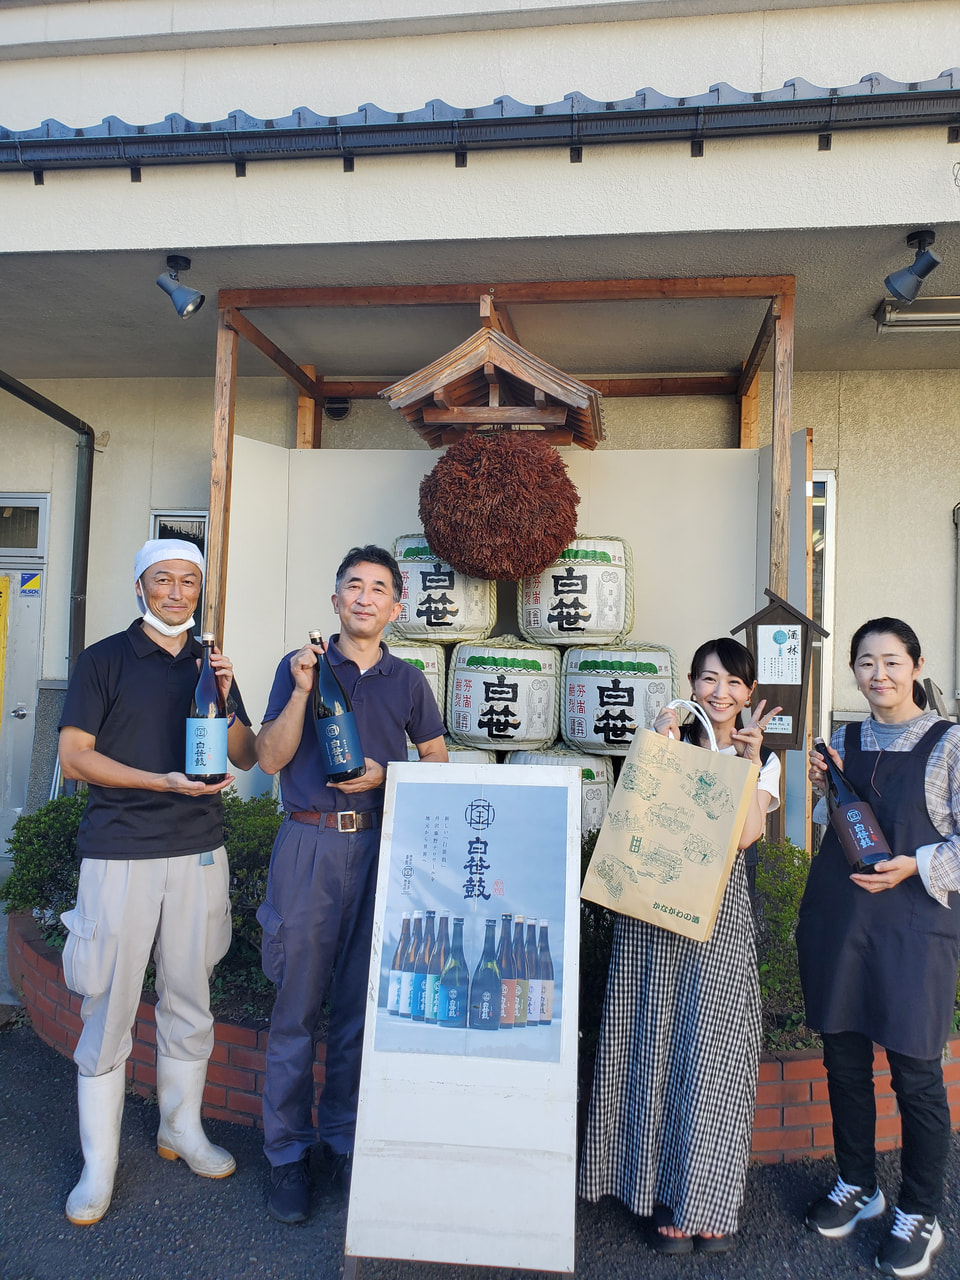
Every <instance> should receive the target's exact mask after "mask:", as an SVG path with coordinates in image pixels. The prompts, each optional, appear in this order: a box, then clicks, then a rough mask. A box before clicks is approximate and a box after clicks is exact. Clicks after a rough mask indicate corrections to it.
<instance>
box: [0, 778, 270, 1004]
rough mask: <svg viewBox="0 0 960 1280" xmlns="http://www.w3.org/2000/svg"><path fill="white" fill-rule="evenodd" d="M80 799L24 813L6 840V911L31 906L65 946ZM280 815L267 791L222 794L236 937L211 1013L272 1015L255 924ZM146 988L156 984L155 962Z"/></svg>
mask: <svg viewBox="0 0 960 1280" xmlns="http://www.w3.org/2000/svg"><path fill="white" fill-rule="evenodd" d="M85 804H86V797H85V796H79V795H77V796H61V797H60V798H59V799H57V800H51V801H50V803H49V804H46V805H44V806H43V808H42V809H38V810H37V812H36V813H31V814H21V816H20V817H19V818H18V819H17V821H16V822H15V823H14V827H13V832H12V834H11V836H10V840H9V854H10V856H11V857H12V859H13V870H12V871H11V873H10V875H9V877H8V878H7V881H6V883H5V884H4V886H3V888H2V889H0V894H2V895H3V896H4V897H5V898H6V904H5V906H4V910H5V911H7V912H10V911H32V912H33V913H34V916H35V918H36V920H37V923H38V926H39V928H40V932H41V934H42V935H43V937H44V940H45V941H46V942H48V943H49V944H50V945H51V946H54V947H56V948H58V950H62V949H63V945H64V943H65V942H66V940H67V932H66V929H65V928H64V926H63V924H62V922H61V920H60V913H61V912H63V911H68V910H69V909H70V908H71V907H72V906H73V905H74V903H75V902H76V899H77V879H78V876H79V872H80V867H79V863H78V861H77V829H78V828H79V826H80V818H81V816H82V815H83V810H84V806H85ZM280 821H281V815H280V814H279V813H278V812H277V806H276V802H275V801H274V800H273V798H272V797H271V796H269V795H266V796H253V797H252V798H251V799H249V800H242V799H241V798H240V796H238V795H237V793H236V792H235V791H232V790H231V791H226V792H224V796H223V843H224V845H225V846H226V849H227V855H228V857H229V859H230V897H231V902H232V904H233V941H232V942H231V944H230V950H229V951H228V952H227V954H226V955H225V956H224V958H223V959H222V960H221V961H220V963H219V965H218V966H217V968H216V971H215V973H214V976H213V979H212V981H211V984H210V996H211V1001H212V1004H213V1007H214V1010H215V1012H217V1013H218V1014H223V1015H228V1016H240V1017H260V1018H266V1017H267V1016H269V1012H270V1007H271V1005H272V1003H273V986H272V984H271V983H270V982H268V981H267V979H266V978H265V977H264V975H263V971H262V970H261V968H260V926H259V924H258V923H257V918H256V912H257V908H258V907H259V905H260V903H261V902H262V901H263V899H264V897H265V896H266V891H267V870H268V868H269V864H270V850H271V848H272V846H273V840H274V836H275V835H276V834H277V830H278V828H279V826H280ZM144 986H145V987H146V988H147V989H148V990H150V989H152V987H153V967H152V965H151V966H150V967H149V968H148V970H147V974H146V977H145V979H144Z"/></svg>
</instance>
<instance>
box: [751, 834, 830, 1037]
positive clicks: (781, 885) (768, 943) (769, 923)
mask: <svg viewBox="0 0 960 1280" xmlns="http://www.w3.org/2000/svg"><path fill="white" fill-rule="evenodd" d="M759 852H760V858H759V864H758V866H757V962H758V964H759V968H760V997H761V1001H762V1005H763V1031H764V1048H765V1049H767V1050H768V1051H775V1050H777V1049H800V1048H806V1047H809V1046H810V1045H813V1044H816V1043H818V1041H817V1037H816V1035H815V1033H814V1032H812V1031H810V1030H809V1029H808V1028H807V1027H806V1025H805V1024H804V1020H803V991H802V989H801V987H800V970H799V967H798V964H797V945H796V931H797V912H798V911H799V909H800V899H801V898H802V897H803V890H804V886H805V885H806V883H807V873H808V871H809V870H810V855H809V854H808V853H807V851H806V849H799V848H798V847H797V846H796V845H795V844H792V843H791V842H790V841H789V840H788V839H786V837H784V839H783V840H780V841H773V840H761V842H760V851H759Z"/></svg>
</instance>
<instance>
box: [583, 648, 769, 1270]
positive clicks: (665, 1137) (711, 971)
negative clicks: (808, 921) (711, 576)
mask: <svg viewBox="0 0 960 1280" xmlns="http://www.w3.org/2000/svg"><path fill="white" fill-rule="evenodd" d="M689 678H690V684H691V687H692V690H693V700H694V701H695V702H697V703H698V704H699V705H700V706H701V707H702V708H703V710H704V712H705V713H706V715H707V716H708V717H709V719H710V721H711V724H712V725H713V730H714V733H715V735H716V738H717V744H718V746H719V747H720V749H721V750H722V751H725V752H727V753H728V754H734V753H735V754H737V755H739V756H743V757H744V758H745V759H747V760H752V761H756V762H758V763H760V764H761V771H760V780H759V783H758V787H757V792H756V797H755V799H754V802H753V804H752V805H751V807H750V809H749V810H748V813H747V819H746V822H745V824H744V828H743V834H742V835H741V838H740V848H741V850H743V849H745V848H747V847H748V846H750V845H752V844H753V843H754V842H755V841H756V840H757V839H758V838H759V837H760V835H761V834H762V832H763V828H764V824H765V822H766V815H767V814H768V813H769V812H771V811H772V810H774V809H776V808H777V806H778V805H779V803H780V801H779V794H780V762H779V760H778V759H777V757H776V755H774V754H773V753H772V752H768V751H766V750H765V749H764V748H762V745H761V744H762V739H763V730H764V729H765V728H766V725H767V722H768V720H769V719H770V717H771V715H773V714H775V712H771V713H770V714H769V715H762V714H761V713H762V712H763V705H764V704H763V703H762V702H761V703H760V705H759V707H758V708H757V710H756V711H755V712H754V714H753V716H752V718H750V719H749V720H748V721H747V723H743V719H742V717H741V712H743V711H744V710H745V709H746V708H747V705H748V703H749V701H750V698H751V695H752V694H753V691H754V689H755V688H756V664H755V662H754V659H753V655H752V654H751V653H750V651H749V650H748V649H746V648H744V646H743V645H741V644H739V643H738V642H737V641H736V640H733V639H730V638H729V637H721V638H719V639H717V640H710V641H708V642H707V643H706V644H702V645H701V646H700V648H699V649H698V650H697V651H696V653H695V654H694V655H693V661H692V663H691V670H690V677H689ZM779 710H780V708H779V707H777V708H776V711H779ZM653 727H654V729H655V730H656V731H657V733H661V734H664V735H666V736H673V737H682V738H684V739H686V740H687V741H690V742H695V743H697V744H698V745H699V746H703V747H706V746H708V743H707V739H706V732H705V730H704V729H703V728H702V726H701V725H700V723H699V721H696V720H694V721H693V722H692V723H691V724H687V725H684V726H683V727H682V728H680V726H679V725H678V723H677V716H676V712H675V711H672V710H664V711H661V712H660V714H659V715H658V716H657V718H656V720H655V721H654V726H653ZM759 1054H760V990H759V983H758V979H757V961H756V946H755V942H754V926H753V911H752V908H751V905H750V896H749V891H748V886H747V874H746V867H745V860H744V856H743V854H742V853H741V854H739V855H738V856H737V858H736V860H735V862H734V866H733V872H732V874H731V876H730V881H729V883H728V885H727V888H726V890H725V892H724V895H723V899H722V901H721V903H720V910H719V912H718V914H717V922H716V925H715V927H714V931H713V934H712V936H711V937H710V939H709V940H708V941H707V942H695V941H693V940H692V939H690V938H684V937H681V936H680V935H679V934H676V933H671V932H669V931H668V930H666V929H660V928H658V927H657V926H656V925H652V924H647V923H645V922H644V921H641V920H634V919H631V918H629V917H627V916H617V920H616V926H615V929H614V937H613V951H612V955H611V959H610V976H609V978H608V981H607V993H606V999H605V1001H604V1009H603V1022H602V1025H601V1029H600V1047H599V1050H598V1053H597V1062H596V1073H595V1076H594V1085H593V1096H592V1098H591V1104H590V1119H589V1123H588V1127H587V1136H586V1142H585V1146H584V1151H583V1159H582V1164H581V1169H580V1194H581V1195H582V1196H584V1197H585V1198H586V1199H587V1200H599V1199H600V1197H601V1196H605V1195H611V1196H616V1197H617V1199H619V1200H622V1201H623V1203H624V1204H626V1205H627V1206H628V1208H630V1209H632V1210H633V1212H634V1213H636V1214H638V1215H640V1216H641V1217H644V1218H652V1219H653V1229H652V1231H651V1236H650V1244H651V1247H652V1248H653V1249H655V1250H656V1251H657V1252H658V1253H668V1254H677V1253H690V1252H692V1251H693V1250H694V1249H697V1250H699V1251H700V1252H702V1253H721V1252H724V1251H725V1250H726V1249H728V1248H729V1247H730V1244H731V1242H732V1236H733V1234H734V1233H735V1232H736V1230H737V1224H738V1218H739V1213H740V1206H741V1203H742V1201H743V1188H744V1183H745V1180H746V1169H747V1159H748V1157H749V1154H750V1138H751V1133H752V1128H753V1109H754V1101H755V1095H756V1087H757V1064H758V1060H759Z"/></svg>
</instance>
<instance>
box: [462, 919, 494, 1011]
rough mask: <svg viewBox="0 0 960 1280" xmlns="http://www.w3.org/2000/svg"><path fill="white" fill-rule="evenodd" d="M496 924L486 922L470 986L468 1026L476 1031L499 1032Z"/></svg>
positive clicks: (490, 921)
mask: <svg viewBox="0 0 960 1280" xmlns="http://www.w3.org/2000/svg"><path fill="white" fill-rule="evenodd" d="M496 948H497V922H496V920H488V921H487V922H486V935H485V937H484V940H483V954H482V955H481V957H480V963H479V964H478V965H477V968H476V971H475V972H474V975H473V982H472V983H471V984H470V1026H471V1027H473V1028H474V1030H476V1031H499V1030H500V1002H501V998H502V995H501V988H500V970H499V968H498V967H497V956H496Z"/></svg>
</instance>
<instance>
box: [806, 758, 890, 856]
mask: <svg viewBox="0 0 960 1280" xmlns="http://www.w3.org/2000/svg"><path fill="white" fill-rule="evenodd" d="M813 745H814V748H815V749H816V750H817V751H819V752H820V754H821V755H822V756H823V758H824V760H825V761H826V764H827V778H826V783H827V795H826V801H827V813H828V814H829V815H830V825H831V827H833V829H834V831H835V832H836V835H837V839H838V840H839V841H840V848H841V849H842V850H843V852H844V855H845V857H846V859H847V861H848V862H849V863H850V866H851V867H852V868H853V870H854V871H857V872H861V873H862V872H868V871H874V870H875V869H876V864H877V863H878V862H886V860H887V859H888V858H892V857H893V853H892V852H891V850H890V846H889V844H887V838H886V836H885V835H884V834H883V832H882V831H881V830H880V823H879V822H878V821H877V816H876V814H875V813H874V812H873V810H872V809H871V808H870V806H869V805H868V804H867V802H866V800H864V799H863V797H862V796H861V795H860V794H859V792H858V791H857V789H856V788H855V787H854V785H853V784H852V783H851V782H850V781H849V779H848V778H847V777H846V776H845V775H844V772H843V770H842V769H838V768H837V766H836V765H835V764H834V763H833V760H832V759H831V758H830V753H829V752H828V751H827V747H826V743H825V742H824V741H823V739H822V738H815V739H814V742H813Z"/></svg>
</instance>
